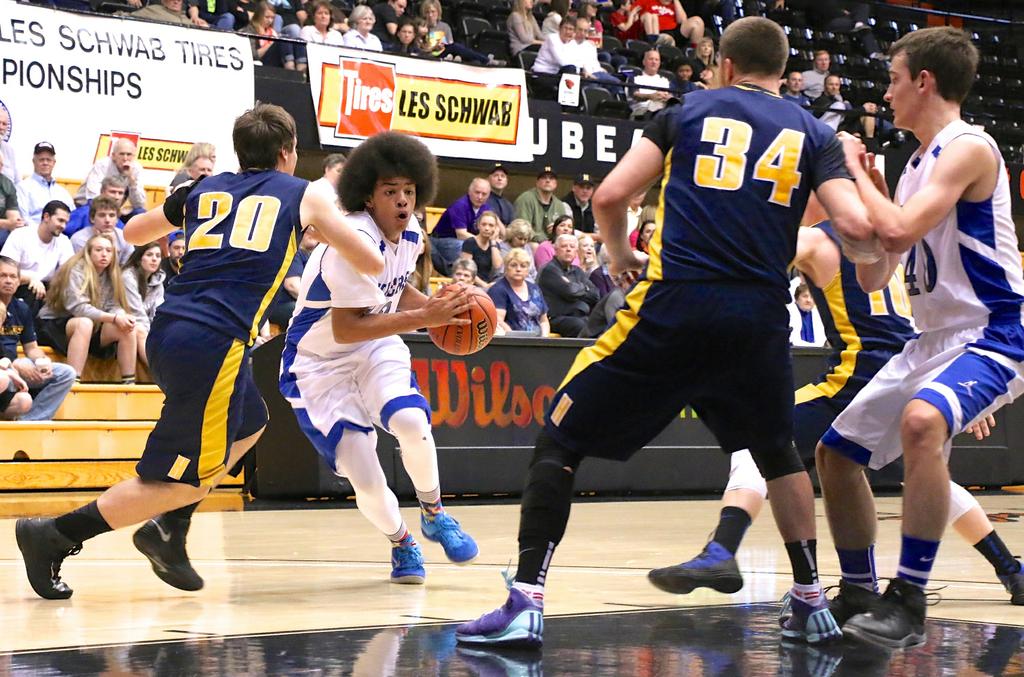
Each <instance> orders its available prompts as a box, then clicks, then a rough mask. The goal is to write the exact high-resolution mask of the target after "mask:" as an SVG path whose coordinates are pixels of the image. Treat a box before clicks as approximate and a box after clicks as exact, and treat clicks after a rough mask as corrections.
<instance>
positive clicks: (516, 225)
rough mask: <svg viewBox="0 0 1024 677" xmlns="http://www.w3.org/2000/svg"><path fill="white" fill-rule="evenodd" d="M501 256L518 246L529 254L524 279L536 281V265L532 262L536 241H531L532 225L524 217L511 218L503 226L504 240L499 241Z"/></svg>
mask: <svg viewBox="0 0 1024 677" xmlns="http://www.w3.org/2000/svg"><path fill="white" fill-rule="evenodd" d="M499 246H500V247H501V249H502V253H501V255H502V257H506V256H508V253H509V251H511V250H513V249H516V248H519V249H523V250H525V251H526V253H527V254H529V255H530V270H529V272H527V273H526V279H527V280H529V281H530V282H536V281H537V266H536V265H535V264H534V262H533V255H534V252H536V251H537V243H536V242H534V241H533V226H532V225H530V222H529V221H527V220H526V219H512V222H511V223H509V224H508V226H507V227H506V228H505V241H503V242H500V243H499Z"/></svg>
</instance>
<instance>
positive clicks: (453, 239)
mask: <svg viewBox="0 0 1024 677" xmlns="http://www.w3.org/2000/svg"><path fill="white" fill-rule="evenodd" d="M490 195H491V184H490V183H488V181H487V179H484V178H480V177H476V178H474V179H473V180H472V181H470V182H469V187H468V188H467V189H466V194H465V195H463V196H462V197H460V198H459V199H457V200H456V201H455V202H453V203H451V204H450V205H448V208H447V209H445V210H444V214H441V218H440V219H439V220H438V222H437V225H436V226H434V230H432V231H431V233H430V245H431V247H432V248H433V258H432V261H433V264H434V268H435V269H437V271H438V272H439V273H440V274H441V275H449V274H450V272H451V265H452V264H453V263H455V261H456V260H457V259H458V258H459V255H460V254H462V242H463V240H465V239H467V238H469V237H470V236H471V235H476V221H477V219H478V218H480V215H481V214H482V213H483V212H485V211H486V210H487V198H488V197H490Z"/></svg>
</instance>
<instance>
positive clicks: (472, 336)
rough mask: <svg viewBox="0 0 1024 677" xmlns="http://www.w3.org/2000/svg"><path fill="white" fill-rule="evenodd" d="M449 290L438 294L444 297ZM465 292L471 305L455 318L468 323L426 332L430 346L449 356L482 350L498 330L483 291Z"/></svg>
mask: <svg viewBox="0 0 1024 677" xmlns="http://www.w3.org/2000/svg"><path fill="white" fill-rule="evenodd" d="M451 288H452V287H451V286H448V287H445V288H444V289H442V290H441V291H440V292H438V293H440V294H445V293H447V292H448V290H449V289H451ZM466 293H467V294H468V295H469V301H470V304H471V305H470V307H469V310H467V311H465V312H463V313H462V314H461V315H459V316H458V317H459V319H465V320H469V324H446V325H444V326H442V327H431V328H430V329H428V330H427V332H428V333H429V334H430V340H431V341H433V342H434V345H435V346H437V347H438V348H440V349H441V350H443V351H445V352H446V353H450V354H452V355H471V354H473V353H475V352H476V351H478V350H480V349H482V348H483V347H484V346H486V345H487V344H488V343H490V342H491V337H493V336H494V331H495V329H497V327H498V313H497V311H496V310H495V309H494V301H492V300H491V297H490V296H488V295H487V292H485V291H484V290H483V289H480V288H479V287H469V288H468V289H467V290H466Z"/></svg>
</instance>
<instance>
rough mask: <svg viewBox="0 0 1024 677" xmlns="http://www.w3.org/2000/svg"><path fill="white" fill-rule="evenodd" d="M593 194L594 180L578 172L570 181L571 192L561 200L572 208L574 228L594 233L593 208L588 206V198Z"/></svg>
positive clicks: (588, 175)
mask: <svg viewBox="0 0 1024 677" xmlns="http://www.w3.org/2000/svg"><path fill="white" fill-rule="evenodd" d="M593 196H594V181H593V179H591V178H590V174H580V175H578V176H577V177H576V180H575V181H573V182H572V192H570V193H569V194H568V195H566V196H565V197H564V198H562V200H564V201H565V204H567V205H569V209H571V210H572V223H573V226H574V227H575V228H576V230H578V231H580V232H582V233H589V234H591V235H594V234H595V232H596V231H597V228H596V227H595V226H594V210H593V209H591V208H590V198H592V197H593Z"/></svg>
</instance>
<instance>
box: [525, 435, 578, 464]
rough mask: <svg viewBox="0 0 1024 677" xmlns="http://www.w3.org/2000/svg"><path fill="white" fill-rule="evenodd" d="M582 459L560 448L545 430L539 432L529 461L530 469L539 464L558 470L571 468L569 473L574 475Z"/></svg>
mask: <svg viewBox="0 0 1024 677" xmlns="http://www.w3.org/2000/svg"><path fill="white" fill-rule="evenodd" d="M582 460H583V457H582V456H580V455H579V454H577V453H575V452H572V451H569V450H568V449H566V448H565V447H563V446H561V445H560V444H558V443H557V442H555V440H554V439H552V437H551V436H550V435H548V432H547V430H541V431H540V435H538V436H537V444H536V446H534V448H533V458H531V459H530V469H531V470H532V469H533V467H534V466H536V465H537V464H539V463H545V464H552V465H557V466H558V467H559V468H572V470H571V471H569V472H570V473H575V472H576V469H577V468H579V467H580V461H582Z"/></svg>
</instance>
